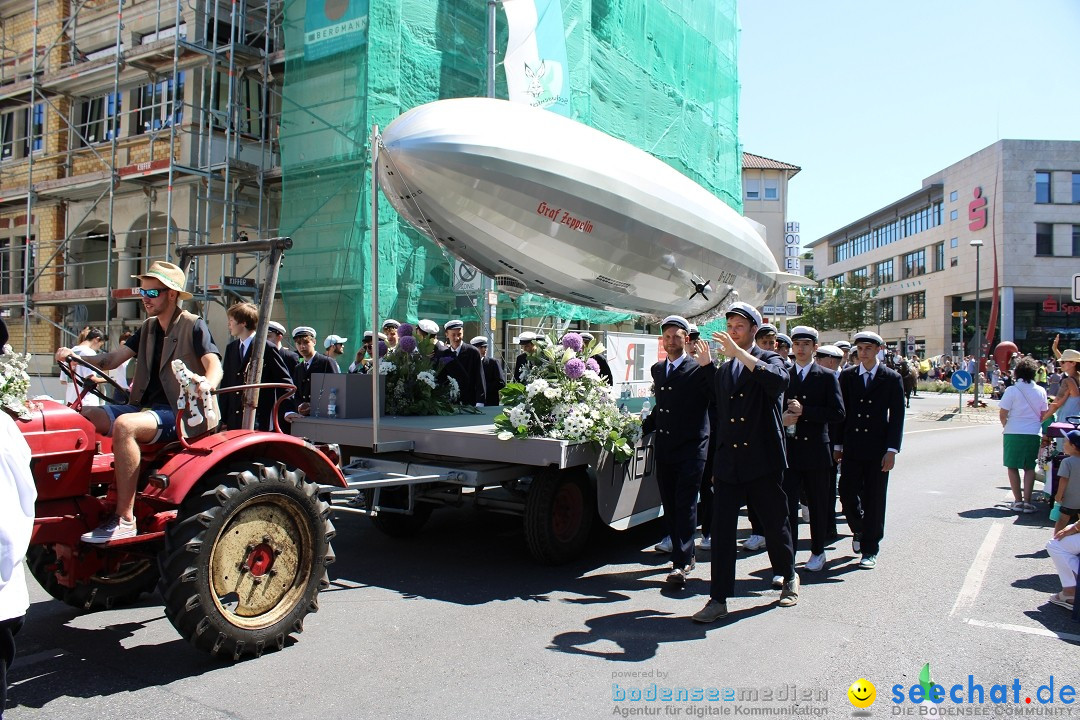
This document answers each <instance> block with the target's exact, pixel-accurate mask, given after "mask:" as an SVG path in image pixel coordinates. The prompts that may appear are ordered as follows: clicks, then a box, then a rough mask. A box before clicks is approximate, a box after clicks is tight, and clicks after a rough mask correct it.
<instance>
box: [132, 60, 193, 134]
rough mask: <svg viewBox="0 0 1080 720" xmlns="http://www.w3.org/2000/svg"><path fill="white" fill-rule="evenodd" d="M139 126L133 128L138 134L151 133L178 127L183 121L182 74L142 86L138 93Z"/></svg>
mask: <svg viewBox="0 0 1080 720" xmlns="http://www.w3.org/2000/svg"><path fill="white" fill-rule="evenodd" d="M138 110H139V124H138V126H137V127H136V128H135V132H136V133H138V134H140V135H141V134H143V133H148V132H153V131H155V130H161V129H162V128H167V127H169V126H170V125H179V124H180V122H181V121H182V120H183V119H184V73H182V72H181V73H177V75H176V82H175V83H174V82H173V78H171V77H170V78H165V79H164V80H161V81H160V82H156V83H151V84H149V85H143V86H142V89H141V90H140V91H139V108H138Z"/></svg>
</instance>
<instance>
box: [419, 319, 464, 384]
mask: <svg viewBox="0 0 1080 720" xmlns="http://www.w3.org/2000/svg"><path fill="white" fill-rule="evenodd" d="M414 333H415V337H416V338H417V340H426V339H427V338H431V339H432V341H433V342H434V343H435V347H434V348H433V349H432V351H431V362H432V364H433V365H434V366H435V377H436V378H437V380H438V381H439V382H440V383H448V382H449V379H450V378H453V379H454V382H456V383H457V386H458V393H459V395H458V398H457V400H456V402H457V403H459V404H464V403H466V402H468V403H469V404H470V405H471V404H473V403H472V402H471V398H470V399H468V400H467V399H466V397H465V392H466V389H467V388H468V387H469V386H470V383H471V382H472V381H471V380H470V379H469V376H468V374H467V373H466V372H465V368H463V367H462V365H461V363H460V362H458V356H457V353H455V352H454V351H453V349H452V348H451V347H450V346H449V345H447V344H446V343H444V342H443V341H442V340H440V339H439V337H438V335H439V324H438V323H437V322H435V321H434V320H428V319H424V320H421V321H420V322H418V323H417V324H416V329H415V330H414Z"/></svg>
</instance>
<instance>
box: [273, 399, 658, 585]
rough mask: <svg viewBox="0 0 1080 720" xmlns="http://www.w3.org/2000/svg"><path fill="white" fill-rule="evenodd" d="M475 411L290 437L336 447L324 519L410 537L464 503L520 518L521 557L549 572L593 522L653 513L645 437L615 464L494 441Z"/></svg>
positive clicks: (321, 423)
mask: <svg viewBox="0 0 1080 720" xmlns="http://www.w3.org/2000/svg"><path fill="white" fill-rule="evenodd" d="M313 390H315V387H314V386H313ZM316 397H317V395H316ZM315 407H318V404H317V403H316V404H315ZM479 411H480V412H479V413H478V414H460V415H449V416H413V417H393V416H381V417H379V418H378V427H377V428H376V423H375V422H374V421H373V419H372V418H370V417H366V418H363V417H361V418H328V417H325V416H323V417H303V418H299V419H297V420H295V421H294V422H293V425H292V433H293V434H294V435H299V436H302V437H304V438H307V439H309V440H311V441H312V442H316V443H320V444H331V445H337V446H338V448H339V450H340V455H341V459H342V471H343V473H344V475H345V479H346V481H347V483H348V489H346V490H341V489H337V488H326V491H327V493H328V495H329V496H330V498H331V505H332V506H333V508H334V511H335V512H336V513H343V514H344V513H354V514H363V515H369V516H371V518H372V521H373V522H374V523H375V525H376V527H377V528H379V530H381V531H382V532H385V533H387V534H388V535H392V536H406V535H410V534H413V533H415V532H417V531H419V530H420V528H421V527H423V525H424V523H425V522H427V520H428V518H429V517H430V515H431V513H432V511H434V510H435V509H436V508H438V507H441V506H452V507H460V506H465V505H473V506H475V507H479V508H484V509H487V510H490V511H494V512H501V513H507V514H512V515H519V516H521V517H522V518H523V521H524V530H525V538H526V541H527V543H528V546H529V551H530V553H531V554H532V555H533V557H534V558H535V559H536V560H538V561H539V562H543V563H547V564H555V563H560V562H566V561H568V560H571V559H572V558H574V557H576V556H577V555H578V554H579V553H580V552H581V550H582V549H583V548H584V546H585V543H586V541H587V539H588V535H589V532H590V531H591V529H592V527H593V524H594V522H595V521H596V519H599V520H600V521H601V522H604V523H605V524H607V525H609V526H610V527H612V528H615V529H620V530H623V529H626V528H630V527H633V526H635V525H639V524H641V523H643V522H647V521H649V520H652V519H654V518H657V517H659V516H660V515H661V514H662V509H661V506H660V493H659V490H658V488H657V485H656V478H655V467H654V461H653V457H654V456H653V448H652V440H651V438H645V439H643V440H642V441H641V442H639V444H638V447H637V449H636V451H635V453H634V456H633V457H632V458H631V459H630V460H629V461H627V462H624V463H616V462H614V460H613V458H612V457H611V456H610V455H609V454H607V453H602V452H598V451H597V450H596V449H595V448H594V447H593V446H592V445H590V444H583V443H571V442H568V441H566V440H554V439H549V438H514V439H510V440H500V439H499V438H498V437H497V436H496V434H495V432H494V418H495V416H496V415H497V414H498V413H499V412H501V409H500V408H497V407H491V408H479ZM321 414H322V415H325V406H324V407H323V412H322V413H321Z"/></svg>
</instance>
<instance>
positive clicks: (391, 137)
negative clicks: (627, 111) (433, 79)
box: [378, 98, 794, 320]
mask: <svg viewBox="0 0 1080 720" xmlns="http://www.w3.org/2000/svg"><path fill="white" fill-rule="evenodd" d="M378 175H379V184H380V187H381V189H382V191H383V193H384V195H385V196H386V197H387V198H388V199H389V201H390V204H391V205H393V206H394V208H395V209H396V210H397V211H398V212H399V213H400V214H401V215H402V217H404V218H405V220H407V221H408V222H409V223H410V224H411V225H413V226H414V227H416V228H417V229H418V230H420V231H421V232H423V233H424V234H426V235H428V236H429V237H431V238H432V239H433V240H434V241H435V242H437V243H439V244H440V245H441V246H443V247H444V248H446V250H447V251H448V252H449V253H450V254H452V255H454V256H456V257H457V258H459V259H461V260H463V261H465V262H467V263H469V264H471V265H474V266H476V267H477V268H479V269H480V271H481V272H483V273H484V274H485V275H488V276H489V277H494V278H496V283H497V285H498V287H499V289H501V290H504V291H507V292H511V293H514V292H518V293H520V292H535V293H539V294H542V295H546V296H548V297H552V298H556V299H559V300H565V301H568V302H571V303H575V304H578V305H588V306H590V307H596V308H603V309H611V310H623V311H628V312H633V313H639V314H643V315H647V316H653V317H657V316H658V317H663V316H665V315H668V314H679V315H683V316H685V317H688V318H691V319H695V320H705V319H708V318H709V317H712V316H714V315H716V314H718V313H719V312H721V311H722V309H723V308H724V307H726V305H728V304H730V303H731V302H732V301H733V300H734V299H736V298H737V299H739V300H742V301H744V302H749V303H751V304H754V305H760V304H761V303H762V302H764V300H765V299H766V298H767V297H770V296H771V295H772V294H773V293H774V291H775V290H776V289H777V285H778V284H779V283H781V282H788V281H792V280H794V276H791V275H788V274H786V273H783V272H780V270H779V268H778V267H777V264H776V260H775V258H774V257H773V255H772V253H771V252H770V251H769V249H768V247H766V245H765V241H764V240H763V239H762V236H761V234H760V233H759V232H758V230H757V229H756V228H755V225H754V224H753V223H752V221H749V220H747V219H746V218H744V217H742V216H741V215H739V214H738V213H737V212H735V211H734V210H732V209H731V208H730V207H728V206H727V205H726V204H724V202H723V201H721V200H720V199H718V198H717V197H715V196H714V195H712V194H711V193H710V192H708V191H707V190H706V189H705V188H703V187H701V186H700V185H698V184H697V183H695V182H693V181H692V180H690V179H689V178H687V177H686V176H684V175H682V174H680V173H679V172H678V171H676V170H674V169H673V168H671V167H670V166H668V165H667V164H665V163H664V162H662V161H660V160H657V159H656V158H654V157H653V156H651V155H649V154H648V153H646V152H643V151H641V150H638V149H637V148H635V147H634V146H632V145H630V144H628V143H626V142H623V141H622V140H617V139H616V138H613V137H611V136H610V135H606V134H604V133H602V132H600V131H599V130H595V129H593V128H590V127H588V126H586V125H582V124H581V123H578V122H576V121H574V120H570V119H567V118H564V117H562V116H560V115H557V114H555V113H551V112H547V111H545V110H540V109H536V108H532V107H529V106H527V105H523V104H518V103H511V102H507V101H505V100H494V99H487V98H462V99H455V100H440V101H438V102H433V103H429V104H427V105H421V106H420V107H417V108H413V109H412V110H409V111H408V112H406V113H404V114H403V115H401V116H400V117H398V118H397V119H395V120H394V121H393V122H391V123H390V125H389V126H387V127H386V128H385V130H384V131H383V133H382V144H381V147H380V149H379V158H378Z"/></svg>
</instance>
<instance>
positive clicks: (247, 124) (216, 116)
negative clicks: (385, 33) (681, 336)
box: [204, 71, 768, 183]
mask: <svg viewBox="0 0 1080 720" xmlns="http://www.w3.org/2000/svg"><path fill="white" fill-rule="evenodd" d="M206 78H207V80H206V83H207V87H206V95H205V96H204V97H206V96H209V95H210V94H211V92H210V90H211V88H210V75H209V74H207V76H206ZM236 87H237V98H236V100H237V101H236V102H235V103H233V106H234V107H232V108H230V107H229V92H228V90H229V75H228V73H227V72H223V71H218V74H217V81H216V83H215V84H214V87H213V98H214V99H213V102H212V107H213V108H214V109H215V110H217V112H215V113H211V118H212V122H213V123H214V127H217V128H221V129H225V127H226V125H227V122H226V120H231V119H232V118H233V117H235V118H236V123H237V126H236V127H234V128H233V130H236V131H237V132H241V133H245V134H247V135H254V136H259V135H260V134H261V133H260V130H261V129H263V125H264V119H265V118H268V117H269V114H268V113H266V112H264V109H263V94H262V87H261V86H260V85H259V83H257V82H255V81H254V80H253V79H251V78H247V77H243V78H239V81H238V82H237V83H236ZM268 97H269V95H268ZM232 110H235V111H236V114H235V116H233V115H232V114H231V111H232ZM265 132H266V133H267V134H269V126H268V125H267V126H266V128H265ZM766 183H768V181H766Z"/></svg>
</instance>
